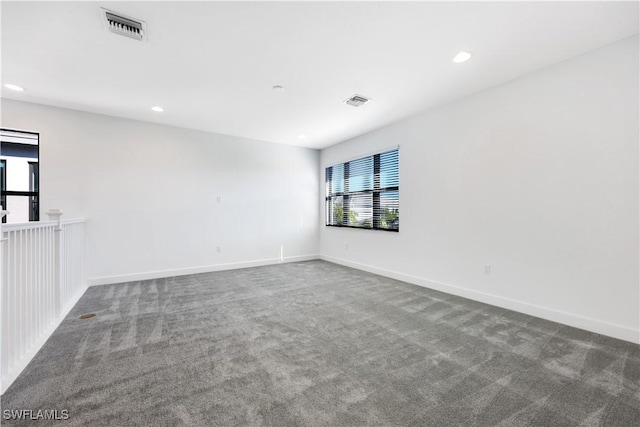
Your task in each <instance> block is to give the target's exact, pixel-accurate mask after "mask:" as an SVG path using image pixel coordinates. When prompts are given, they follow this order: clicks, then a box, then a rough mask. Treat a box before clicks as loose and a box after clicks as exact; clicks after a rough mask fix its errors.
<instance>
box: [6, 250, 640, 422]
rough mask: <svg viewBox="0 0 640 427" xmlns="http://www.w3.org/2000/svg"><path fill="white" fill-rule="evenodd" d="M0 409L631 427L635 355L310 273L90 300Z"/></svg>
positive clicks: (603, 340) (144, 287) (381, 281)
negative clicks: (86, 315)
mask: <svg viewBox="0 0 640 427" xmlns="http://www.w3.org/2000/svg"><path fill="white" fill-rule="evenodd" d="M87 312H93V313H96V314H97V316H96V317H94V318H92V319H88V320H80V319H78V317H79V316H80V315H81V314H83V313H87ZM2 409H3V412H4V411H5V410H12V409H31V410H33V411H37V410H58V411H61V410H67V411H68V416H69V419H68V420H66V421H59V422H57V423H56V424H63V425H75V426H136V425H137V426H151V425H153V426H165V425H166V426H169V425H189V426H216V425H219V426H227V425H274V426H294V425H299V426H355V425H385V426H391V425H402V426H404V425H419V426H438V427H442V426H505V427H513V426H578V425H584V426H601V425H604V426H615V427H621V426H640V346H638V345H635V344H631V343H628V342H624V341H620V340H616V339H613V338H608V337H605V336H602V335H597V334H593V333H589V332H585V331H582V330H578V329H574V328H571V327H567V326H563V325H559V324H557V323H553V322H548V321H545V320H541V319H537V318H534V317H531V316H527V315H523V314H519V313H515V312H511V311H507V310H503V309H500V308H496V307H492V306H489V305H486V304H482V303H478V302H474V301H470V300H467V299H463V298H459V297H455V296H451V295H447V294H444V293H440V292H436V291H432V290H429V289H425V288H421V287H418V286H414V285H411V284H407V283H403V282H399V281H396V280H391V279H388V278H384V277H380V276H376V275H373V274H369V273H366V272H362V271H358V270H354V269H350V268H346V267H342V266H338V265H335V264H331V263H327V262H323V261H310V262H304V263H292V264H280V265H274V266H266V267H258V268H250V269H243V270H234V271H224V272H216V273H208V274H199V275H192V276H183V277H175V278H167V279H159V280H149V281H142V282H132V283H126V284H118V285H108V286H99V287H92V288H90V289H89V290H88V291H87V292H86V293H85V295H84V296H83V297H82V298H81V300H80V301H79V302H78V304H77V305H76V306H75V307H74V309H73V310H72V312H71V313H70V314H69V316H68V317H67V318H66V319H65V320H64V322H63V323H62V324H61V325H60V327H59V328H58V329H57V330H56V331H55V333H54V334H53V336H52V337H51V338H50V339H49V340H48V341H47V343H46V344H45V346H44V347H43V348H42V350H41V351H40V352H39V353H38V354H37V355H36V357H35V358H34V360H33V361H32V362H31V363H30V364H29V366H28V367H27V368H26V370H25V371H24V372H23V373H22V375H21V376H20V377H19V378H18V379H17V380H16V381H15V383H14V384H13V385H12V386H11V387H10V389H9V390H8V391H7V392H6V393H5V394H4V396H3V399H2ZM34 414H35V412H34ZM5 423H6V424H7V425H20V424H24V425H26V424H30V425H31V424H32V423H33V425H48V424H52V422H48V421H39V422H37V423H36V422H32V421H28V422H25V421H16V420H13V421H6V420H3V424H5Z"/></svg>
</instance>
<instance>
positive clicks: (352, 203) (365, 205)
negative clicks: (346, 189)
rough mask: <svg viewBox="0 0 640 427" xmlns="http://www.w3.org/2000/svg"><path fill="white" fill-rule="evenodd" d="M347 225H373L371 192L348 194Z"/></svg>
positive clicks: (364, 226) (365, 226) (367, 226)
mask: <svg viewBox="0 0 640 427" xmlns="http://www.w3.org/2000/svg"><path fill="white" fill-rule="evenodd" d="M348 220H349V225H350V226H352V227H363V228H371V227H373V194H372V193H366V194H355V195H351V196H349V212H348Z"/></svg>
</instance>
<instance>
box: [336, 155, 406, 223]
mask: <svg viewBox="0 0 640 427" xmlns="http://www.w3.org/2000/svg"><path fill="white" fill-rule="evenodd" d="M325 184H326V225H328V226H336V227H356V228H368V229H373V230H389V231H398V230H399V229H400V183H399V173H398V149H395V150H391V151H386V152H384V153H379V154H374V155H372V156H367V157H363V158H361V159H356V160H352V161H349V162H345V163H340V164H337V165H334V166H330V167H328V168H326V169H325Z"/></svg>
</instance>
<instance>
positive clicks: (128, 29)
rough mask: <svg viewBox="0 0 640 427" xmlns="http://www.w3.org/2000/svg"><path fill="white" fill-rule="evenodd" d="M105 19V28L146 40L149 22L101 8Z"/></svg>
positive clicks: (122, 34)
mask: <svg viewBox="0 0 640 427" xmlns="http://www.w3.org/2000/svg"><path fill="white" fill-rule="evenodd" d="M100 12H101V13H102V18H103V19H104V25H105V28H106V29H107V30H109V31H111V32H112V33H116V34H120V35H121V36H126V37H130V38H132V39H136V40H140V41H142V40H144V37H145V33H146V32H147V24H145V23H144V22H143V21H140V20H139V19H135V18H130V17H128V16H124V15H122V14H119V13H115V12H112V11H110V10H107V9H100Z"/></svg>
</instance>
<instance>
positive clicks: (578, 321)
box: [320, 255, 640, 344]
mask: <svg viewBox="0 0 640 427" xmlns="http://www.w3.org/2000/svg"><path fill="white" fill-rule="evenodd" d="M320 259H321V260H324V261H328V262H333V263H335V264H340V265H344V266H347V267H352V268H356V269H358V270H364V271H368V272H369V273H374V274H379V275H381V276H385V277H390V278H392V279H396V280H402V281H403V282H408V283H412V284H414V285H418V286H422V287H425V288H429V289H435V290H437V291H441V292H445V293H448V294H451V295H457V296H460V297H464V298H469V299H472V300H475V301H480V302H483V303H486V304H490V305H494V306H497V307H501V308H506V309H508V310H513V311H517V312H519V313H524V314H528V315H530V316H535V317H539V318H542V319H546V320H550V321H552V322H557V323H561V324H563V325H568V326H572V327H574V328H579V329H584V330H587V331H590V332H595V333H597V334H602V335H607V336H610V337H613V338H618V339H621V340H625V341H629V342H632V343H635V344H640V330H638V329H631V328H627V327H626V326H622V325H616V324H613V323H609V322H604V321H602V320H598V319H592V318H588V317H583V316H580V315H577V314H572V313H567V312H564V311H559V310H554V309H552V308H548V307H542V306H539V305H534V304H529V303H526V302H522V301H517V300H513V299H510V298H505V297H501V296H498V295H493V294H488V293H485V292H479V291H474V290H472V289H467V288H463V287H460V286H455V285H451V284H448V283H443V282H438V281H435V280H429V279H425V278H422V277H417V276H412V275H410V274H404V273H400V272H397V271H392V270H387V269H383V268H378V267H374V266H372V265H368V264H361V263H359V262H353V261H349V260H345V259H341V258H334V257H332V256H327V255H320Z"/></svg>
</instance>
